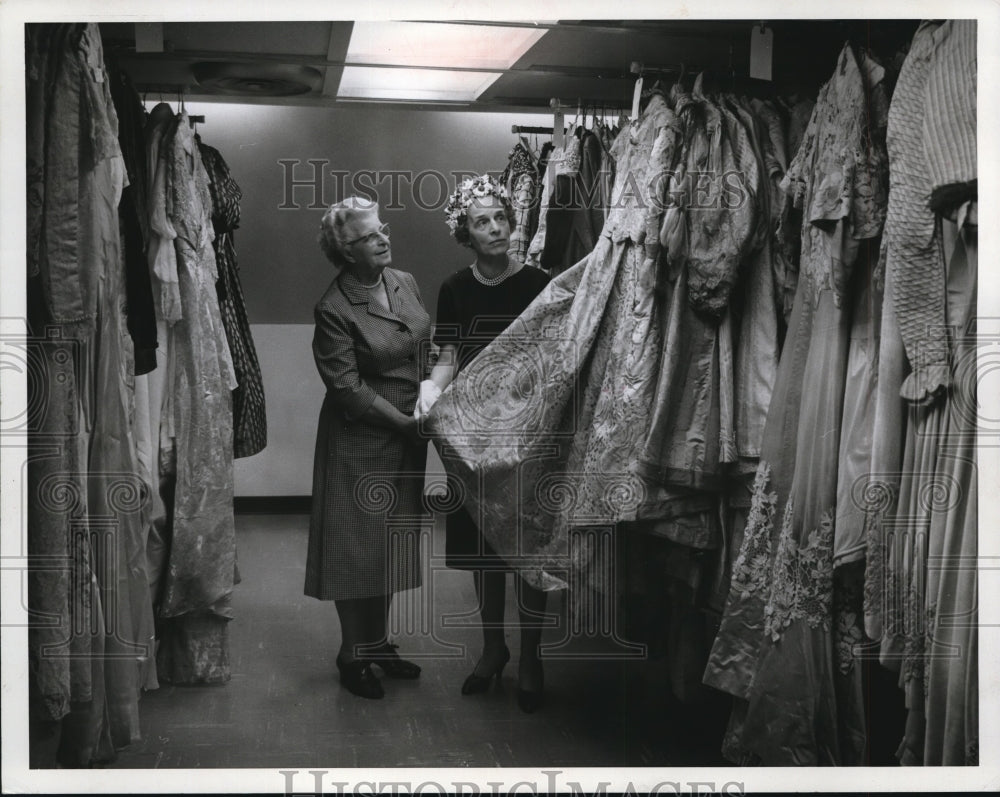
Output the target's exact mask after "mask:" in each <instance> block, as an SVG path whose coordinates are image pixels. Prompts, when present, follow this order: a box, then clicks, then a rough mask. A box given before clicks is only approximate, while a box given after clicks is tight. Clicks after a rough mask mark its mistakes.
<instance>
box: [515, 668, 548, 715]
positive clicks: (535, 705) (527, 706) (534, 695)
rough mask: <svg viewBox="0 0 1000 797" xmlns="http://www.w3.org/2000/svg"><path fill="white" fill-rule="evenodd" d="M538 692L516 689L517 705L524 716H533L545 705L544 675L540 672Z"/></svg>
mask: <svg viewBox="0 0 1000 797" xmlns="http://www.w3.org/2000/svg"><path fill="white" fill-rule="evenodd" d="M540 676H541V677H540V678H539V679H538V691H537V692H535V691H528V690H527V689H522V688H521V686H520V685H518V687H517V705H518V707H519V708H520V709H521V711H523V712H524V713H525V714H534V713H535V712H536V711H538V709H540V708H541V707H542V706H543V705H544V704H545V673H544V672H540Z"/></svg>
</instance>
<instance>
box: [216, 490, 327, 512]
mask: <svg viewBox="0 0 1000 797" xmlns="http://www.w3.org/2000/svg"><path fill="white" fill-rule="evenodd" d="M311 508H312V496H309V495H246V496H237V497H236V498H234V499H233V510H234V511H235V512H236V513H237V514H244V515H308V514H309V512H310V510H311Z"/></svg>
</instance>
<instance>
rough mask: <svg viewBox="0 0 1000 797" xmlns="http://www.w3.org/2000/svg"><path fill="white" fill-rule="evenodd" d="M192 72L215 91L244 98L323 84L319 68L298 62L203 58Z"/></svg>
mask: <svg viewBox="0 0 1000 797" xmlns="http://www.w3.org/2000/svg"><path fill="white" fill-rule="evenodd" d="M191 71H192V73H193V74H194V79H195V80H196V81H198V85H199V86H201V87H202V88H205V89H209V90H211V91H212V93H218V94H235V95H240V96H244V97H292V96H295V95H298V94H308V93H310V92H311V91H314V90H317V89H319V88H320V87H321V86H322V85H323V75H322V74H321V73H320V71H319V70H318V69H313V68H312V67H310V66H300V65H297V64H277V63H245V62H240V63H234V62H226V61H203V62H201V63H198V64H192V66H191Z"/></svg>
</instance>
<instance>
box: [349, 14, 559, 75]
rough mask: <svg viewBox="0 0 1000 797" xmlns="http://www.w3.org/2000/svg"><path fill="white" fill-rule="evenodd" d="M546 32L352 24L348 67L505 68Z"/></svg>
mask: <svg viewBox="0 0 1000 797" xmlns="http://www.w3.org/2000/svg"><path fill="white" fill-rule="evenodd" d="M544 35H545V30H538V29H535V28H523V27H504V26H502V25H454V24H447V23H440V24H439V23H428V22H355V23H354V30H353V32H352V34H351V44H350V46H349V47H348V50H347V58H346V59H345V60H346V61H347V62H348V63H355V64H396V65H399V66H423V67H427V66H445V67H447V66H451V67H473V68H478V69H495V70H499V71H502V70H504V69H509V68H510V67H512V66H513V65H514V64H515V62H516V61H517V60H518V59H519V58H520V57H521V56H522V55H524V54H525V53H526V52H527V51H528V49H529V48H530V47H531V46H532V45H533V44H534V43H535V42H537V41H538V40H539V39H540V38H541V37H542V36H544Z"/></svg>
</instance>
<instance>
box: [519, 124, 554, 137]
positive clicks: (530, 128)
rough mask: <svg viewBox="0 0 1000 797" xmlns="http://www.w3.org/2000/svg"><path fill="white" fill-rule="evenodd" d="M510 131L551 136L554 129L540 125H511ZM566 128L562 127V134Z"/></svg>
mask: <svg viewBox="0 0 1000 797" xmlns="http://www.w3.org/2000/svg"><path fill="white" fill-rule="evenodd" d="M510 132H511V133H540V134H545V135H549V136H551V135H552V134H553V133H554V132H555V130H554V129H553V128H552V127H551V126H550V127H540V126H537V125H511V126H510ZM565 133H566V128H563V134H564V135H565Z"/></svg>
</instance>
